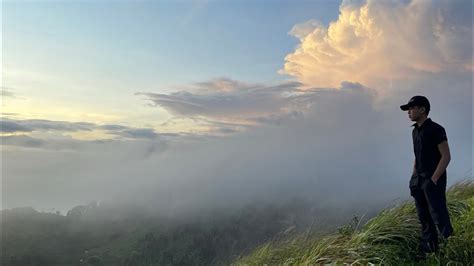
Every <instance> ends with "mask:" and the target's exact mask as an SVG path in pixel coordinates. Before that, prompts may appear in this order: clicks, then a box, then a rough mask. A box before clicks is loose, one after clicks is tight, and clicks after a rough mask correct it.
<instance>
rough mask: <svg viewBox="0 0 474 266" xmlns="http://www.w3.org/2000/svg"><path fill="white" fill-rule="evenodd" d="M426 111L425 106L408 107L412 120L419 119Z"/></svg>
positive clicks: (409, 116)
mask: <svg viewBox="0 0 474 266" xmlns="http://www.w3.org/2000/svg"><path fill="white" fill-rule="evenodd" d="M424 111H425V107H419V106H412V107H410V108H409V109H408V118H410V120H411V121H417V120H418V119H419V118H420V117H421V116H422V114H423V113H424Z"/></svg>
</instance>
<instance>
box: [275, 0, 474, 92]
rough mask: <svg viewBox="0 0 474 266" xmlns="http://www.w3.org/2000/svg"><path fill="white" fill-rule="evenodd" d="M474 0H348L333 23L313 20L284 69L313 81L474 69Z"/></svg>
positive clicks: (300, 29)
mask: <svg viewBox="0 0 474 266" xmlns="http://www.w3.org/2000/svg"><path fill="white" fill-rule="evenodd" d="M471 10H472V3H471V1H424V0H413V1H372V0H369V1H345V2H343V3H342V4H341V6H340V14H339V18H338V19H337V21H334V22H332V23H330V25H329V26H328V27H326V26H324V25H322V24H321V23H318V22H317V21H315V20H310V21H307V22H305V23H302V24H297V25H295V26H294V27H293V29H292V30H291V31H290V34H291V35H293V36H295V37H297V38H298V39H299V40H300V44H299V46H298V47H297V49H296V50H295V51H294V52H293V53H290V54H288V55H287V56H286V58H285V61H286V62H285V65H284V68H283V69H282V70H280V73H284V74H289V75H291V76H294V77H296V78H297V79H298V80H299V81H301V82H302V83H304V84H306V85H308V86H318V87H321V86H323V87H338V86H339V84H340V83H341V82H342V81H351V82H360V83H363V84H365V85H368V86H376V84H377V81H381V80H392V79H399V78H404V79H406V78H412V77H415V76H418V75H419V74H420V73H426V72H428V73H439V72H443V71H472V59H473V55H472V15H471Z"/></svg>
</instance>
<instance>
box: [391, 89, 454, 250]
mask: <svg viewBox="0 0 474 266" xmlns="http://www.w3.org/2000/svg"><path fill="white" fill-rule="evenodd" d="M400 109H402V110H403V111H408V117H409V118H410V120H411V121H415V122H416V123H414V124H413V125H412V126H414V128H413V132H412V137H413V150H414V152H415V160H414V165H413V174H412V176H411V179H410V185H409V187H410V195H411V196H413V198H414V199H415V206H416V210H417V212H418V218H419V220H420V223H421V229H422V230H421V241H420V248H421V250H422V251H423V252H424V253H430V252H437V251H438V248H439V246H438V231H437V229H438V230H439V232H440V235H441V237H442V238H443V239H447V238H448V237H449V236H450V235H452V234H453V227H452V225H451V221H450V218H449V212H448V208H447V206H446V194H445V191H446V178H447V176H446V167H447V166H448V164H449V161H450V160H451V155H450V152H449V146H448V138H447V136H446V131H445V130H444V128H443V127H442V126H441V125H439V124H438V123H436V122H433V121H432V120H431V118H428V113H429V112H430V103H429V101H428V99H427V98H426V97H424V96H420V95H417V96H414V97H412V98H411V99H410V100H409V102H408V103H407V104H404V105H401V106H400ZM435 225H436V226H435ZM436 227H437V228H436Z"/></svg>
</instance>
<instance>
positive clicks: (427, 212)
mask: <svg viewBox="0 0 474 266" xmlns="http://www.w3.org/2000/svg"><path fill="white" fill-rule="evenodd" d="M445 191H446V174H443V175H442V176H441V177H440V178H439V179H438V181H437V182H436V184H435V183H434V182H433V181H432V180H431V175H430V174H424V173H421V174H417V175H413V176H412V177H411V179H410V195H411V196H413V198H414V199H415V206H416V210H417V213H418V218H419V220H420V223H421V242H420V247H421V248H422V250H423V251H425V252H431V251H438V232H437V230H436V226H437V227H438V230H439V232H440V234H441V235H442V236H443V237H444V238H448V237H449V236H450V235H452V233H453V227H452V225H451V221H450V217H449V212H448V208H447V206H446V193H445Z"/></svg>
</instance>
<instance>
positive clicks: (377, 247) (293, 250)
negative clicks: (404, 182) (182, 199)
mask: <svg viewBox="0 0 474 266" xmlns="http://www.w3.org/2000/svg"><path fill="white" fill-rule="evenodd" d="M447 201H448V208H449V212H450V215H451V219H452V223H453V227H454V231H455V232H454V235H453V236H451V237H450V238H449V239H448V243H445V245H442V246H441V247H440V252H439V253H438V254H429V255H428V257H427V258H426V260H424V261H423V260H422V261H418V262H415V261H417V259H416V258H417V244H418V236H419V234H420V225H419V221H418V218H417V215H416V208H415V206H414V203H413V202H412V201H406V202H403V203H401V204H399V205H397V206H395V207H393V208H391V209H387V210H383V211H382V212H380V213H379V214H378V215H376V216H375V217H373V218H372V219H370V220H368V221H367V222H366V223H365V224H361V223H360V222H359V218H358V217H354V219H353V221H352V223H350V224H348V225H346V226H343V227H339V228H338V229H337V230H335V231H334V232H333V233H331V234H328V235H325V236H323V237H321V236H320V237H318V236H315V235H309V234H298V235H297V236H295V237H294V238H292V239H290V240H286V241H278V242H276V241H273V242H268V243H266V244H264V245H262V246H260V247H259V248H257V249H255V250H254V251H253V252H251V254H250V255H248V256H245V257H240V258H238V259H237V260H236V261H235V262H234V263H233V265H315V264H316V265H319V264H322V265H324V264H341V265H342V264H344V263H349V264H351V263H356V264H357V263H360V264H363V265H367V264H371V263H373V264H383V265H447V264H449V265H472V264H473V263H474V182H473V180H472V179H467V180H463V181H461V182H458V183H456V184H455V185H453V186H451V187H450V188H449V189H448V190H447Z"/></svg>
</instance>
